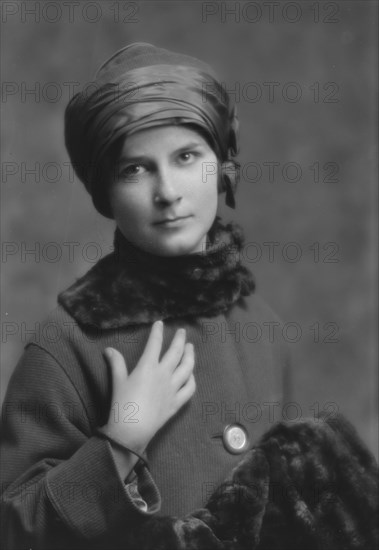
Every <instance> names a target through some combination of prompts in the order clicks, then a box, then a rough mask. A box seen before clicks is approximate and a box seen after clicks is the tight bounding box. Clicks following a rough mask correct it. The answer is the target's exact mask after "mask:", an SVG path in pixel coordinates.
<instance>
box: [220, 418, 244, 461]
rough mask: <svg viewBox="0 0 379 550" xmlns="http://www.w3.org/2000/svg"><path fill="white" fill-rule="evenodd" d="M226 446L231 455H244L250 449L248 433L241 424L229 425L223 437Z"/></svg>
mask: <svg viewBox="0 0 379 550" xmlns="http://www.w3.org/2000/svg"><path fill="white" fill-rule="evenodd" d="M222 439H223V442H224V446H225V448H226V449H227V450H228V451H229V452H230V453H235V454H239V453H244V452H245V451H246V450H247V449H248V447H249V440H248V436H247V432H246V430H245V428H244V427H243V426H241V425H240V424H229V425H228V426H226V427H225V429H224V433H223V436H222Z"/></svg>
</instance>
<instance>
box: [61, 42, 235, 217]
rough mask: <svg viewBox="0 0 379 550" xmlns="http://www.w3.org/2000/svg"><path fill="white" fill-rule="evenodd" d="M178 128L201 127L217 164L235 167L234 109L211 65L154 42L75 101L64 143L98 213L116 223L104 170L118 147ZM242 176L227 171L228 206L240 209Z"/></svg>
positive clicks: (114, 60)
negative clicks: (138, 136)
mask: <svg viewBox="0 0 379 550" xmlns="http://www.w3.org/2000/svg"><path fill="white" fill-rule="evenodd" d="M172 124H190V125H195V126H196V127H197V128H198V129H199V131H200V132H201V133H203V134H204V135H205V136H206V138H208V141H209V143H210V145H211V146H212V148H213V149H214V151H215V153H216V155H217V157H218V159H220V160H221V161H222V162H225V161H231V162H232V164H233V165H234V168H237V166H238V165H237V163H236V162H235V161H233V160H232V159H233V157H234V156H235V155H236V154H237V150H238V146H237V133H238V119H237V114H236V108H235V106H233V105H232V104H231V101H230V98H229V96H228V94H227V93H226V91H225V89H224V88H223V86H222V84H221V83H220V82H219V80H218V78H217V76H216V75H215V73H214V72H213V70H212V69H211V67H209V66H208V65H207V64H205V63H203V62H202V61H200V60H198V59H195V58H193V57H189V56H186V55H182V54H177V53H174V52H171V51H169V50H165V49H163V48H156V47H155V46H153V45H151V44H145V43H135V44H131V45H129V46H126V47H125V48H123V49H121V50H119V51H117V52H116V53H115V54H114V55H112V57H110V58H109V59H108V60H107V61H106V62H105V63H103V65H102V66H101V67H100V68H99V70H98V71H97V73H96V76H95V80H94V81H93V82H91V83H89V84H88V85H87V86H85V87H84V89H83V91H82V92H80V93H77V94H76V95H75V96H74V97H73V98H72V99H71V101H70V102H69V104H68V105H67V108H66V112H65V143H66V148H67V151H68V153H69V155H70V159H71V162H72V164H73V167H74V170H75V172H76V174H77V175H78V177H79V178H80V179H81V180H82V182H83V183H84V185H85V187H86V189H87V191H88V192H89V193H90V194H91V196H92V200H93V203H94V205H95V207H96V209H97V210H98V211H99V212H101V213H102V214H103V215H105V216H107V217H112V214H111V212H110V207H109V202H108V199H107V195H108V193H107V187H108V188H109V184H110V182H109V181H108V182H107V181H105V180H106V179H107V178H106V177H105V174H104V172H103V171H102V166H103V165H104V159H106V158H107V155H109V154H110V153H111V151H112V147H113V146H114V145H115V144H117V143H120V140H121V138H122V139H123V140H124V139H125V138H127V137H128V136H129V135H132V134H133V133H135V132H138V131H139V130H145V129H149V128H153V127H157V126H164V125H172ZM237 178H238V170H237V169H233V170H223V171H222V174H221V181H222V190H224V191H225V192H226V204H228V205H229V206H231V207H232V208H234V206H235V203H234V193H235V189H236V186H237Z"/></svg>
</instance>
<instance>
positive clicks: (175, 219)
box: [109, 126, 219, 256]
mask: <svg viewBox="0 0 379 550" xmlns="http://www.w3.org/2000/svg"><path fill="white" fill-rule="evenodd" d="M218 172H219V167H218V160H217V156H216V154H215V153H214V151H213V149H211V147H210V146H209V145H208V143H207V141H206V140H205V139H204V138H203V137H202V136H201V135H200V134H199V133H198V132H196V131H195V130H193V129H191V128H188V127H186V126H161V127H157V128H151V129H148V130H142V131H140V132H137V133H135V134H132V135H131V136H129V137H128V138H127V139H126V140H125V143H124V145H123V147H122V150H121V155H120V159H119V162H118V164H117V167H116V170H115V177H114V180H113V183H112V185H111V189H110V196H109V198H110V205H111V209H112V212H113V216H114V218H115V220H116V223H117V225H118V227H119V228H120V230H121V232H122V233H123V235H124V236H125V237H126V239H128V240H129V241H130V242H131V243H132V244H134V245H135V246H137V247H139V248H141V249H142V250H145V251H146V252H150V253H152V254H156V255H158V256H178V255H183V254H191V253H194V252H201V251H203V250H205V248H206V236H207V232H208V231H209V229H210V227H211V225H212V223H213V221H214V219H215V216H216V211H217V199H218V186H217V182H218Z"/></svg>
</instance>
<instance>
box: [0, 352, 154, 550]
mask: <svg viewBox="0 0 379 550" xmlns="http://www.w3.org/2000/svg"><path fill="white" fill-rule="evenodd" d="M2 434H3V435H2V451H1V457H2V469H1V471H2V485H1V488H2V498H1V507H2V517H3V521H2V526H3V533H2V538H3V548H6V549H7V550H15V549H19V548H20V549H21V548H33V550H34V549H39V550H41V549H46V550H47V549H48V550H52V549H56V548H69V547H71V548H76V549H78V548H87V547H88V548H95V547H96V542H97V541H98V540H101V539H102V538H104V537H107V536H108V535H109V536H110V534H111V533H114V532H118V531H120V529H121V530H122V529H123V530H127V529H131V526H132V525H133V523H135V522H136V521H139V520H141V518H142V517H145V516H151V515H152V514H154V513H156V512H157V511H159V509H160V495H159V491H158V489H157V487H156V485H155V483H154V481H153V479H152V477H151V475H150V473H149V470H148V469H147V468H146V467H144V466H142V467H140V469H139V472H138V477H137V479H138V491H136V481H134V482H133V483H131V484H125V483H124V480H122V479H121V477H120V476H119V473H118V470H117V467H116V464H115V461H114V458H113V453H112V450H111V446H110V444H109V442H108V441H106V440H103V439H101V438H99V437H97V436H96V435H92V432H91V429H90V423H89V419H88V416H87V412H86V410H85V407H84V405H83V403H82V401H81V398H80V395H79V394H78V392H77V391H76V389H75V387H74V385H73V384H72V382H71V381H70V379H69V378H68V376H67V374H66V373H65V371H64V370H63V369H62V368H61V366H60V365H59V363H58V362H57V361H56V359H55V358H54V357H53V356H52V355H50V354H49V353H48V352H47V351H46V350H44V349H41V348H40V347H38V346H36V345H33V344H32V345H29V346H28V347H27V348H26V350H25V352H24V355H23V356H22V358H21V359H20V361H19V363H18V365H17V367H16V369H15V372H14V373H13V375H12V377H11V380H10V383H9V387H8V391H7V394H6V397H5V401H4V404H3V410H2ZM138 493H139V494H138ZM140 496H141V497H142V499H143V500H144V501H145V502H146V504H147V510H144V509H143V507H141V506H140V503H141V498H139V497H140ZM145 508H146V506H145Z"/></svg>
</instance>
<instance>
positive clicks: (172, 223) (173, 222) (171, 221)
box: [154, 216, 192, 227]
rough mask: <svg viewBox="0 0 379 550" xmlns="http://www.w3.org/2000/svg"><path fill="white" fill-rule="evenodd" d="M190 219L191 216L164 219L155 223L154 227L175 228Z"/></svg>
mask: <svg viewBox="0 0 379 550" xmlns="http://www.w3.org/2000/svg"><path fill="white" fill-rule="evenodd" d="M191 217H192V216H178V217H176V218H166V219H164V220H161V221H159V222H155V223H154V225H158V226H160V227H176V226H180V225H183V224H185V223H186V220H188V219H189V218H191Z"/></svg>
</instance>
